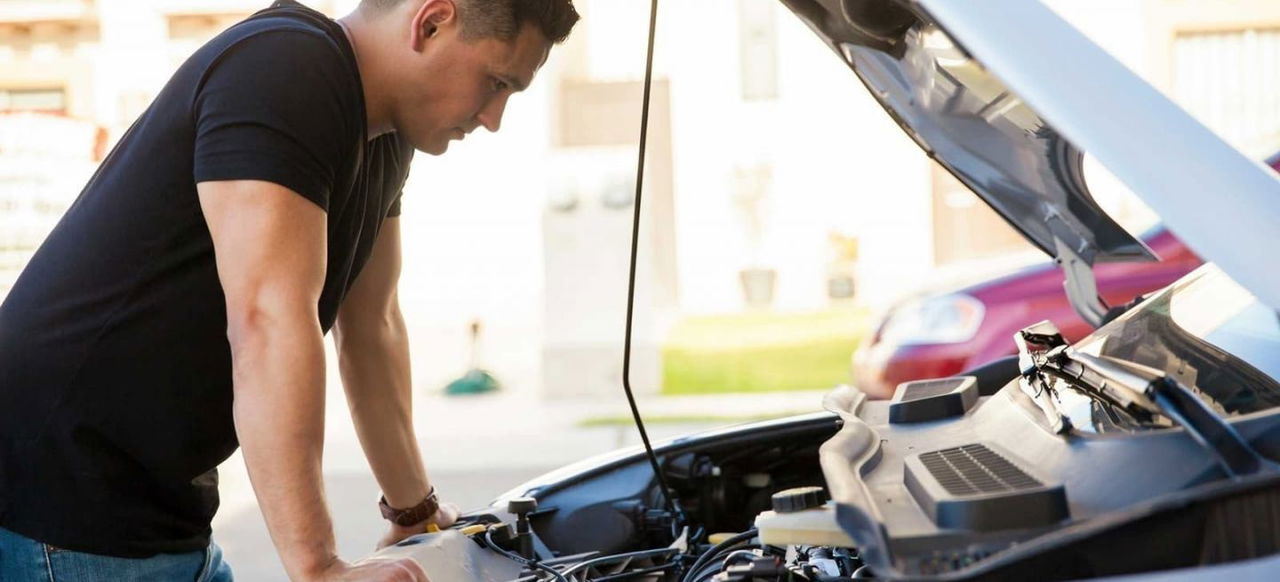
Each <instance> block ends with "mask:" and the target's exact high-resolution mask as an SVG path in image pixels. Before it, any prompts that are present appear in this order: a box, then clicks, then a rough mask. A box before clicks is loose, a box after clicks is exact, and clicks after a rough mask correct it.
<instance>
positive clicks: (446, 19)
mask: <svg viewBox="0 0 1280 582" xmlns="http://www.w3.org/2000/svg"><path fill="white" fill-rule="evenodd" d="M457 21H458V7H457V6H456V5H454V3H453V0H426V1H425V2H423V3H422V6H419V7H418V11H417V12H415V13H414V14H413V18H412V19H411V21H410V23H409V24H410V27H411V30H410V31H409V39H410V40H411V42H412V43H413V50H414V51H418V52H421V51H422V50H423V49H424V48H425V47H426V44H427V41H428V40H430V39H432V38H435V36H436V35H437V34H439V33H440V30H441V28H442V27H448V26H453V25H455V24H456V23H457Z"/></svg>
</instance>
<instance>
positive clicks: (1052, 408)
mask: <svg viewBox="0 0 1280 582" xmlns="http://www.w3.org/2000/svg"><path fill="white" fill-rule="evenodd" d="M1013 340H1014V343H1016V344H1018V370H1019V372H1020V373H1021V375H1022V377H1021V379H1020V380H1019V381H1018V385H1019V387H1021V388H1022V392H1023V393H1025V394H1026V395H1027V396H1028V397H1030V398H1031V401H1032V402H1034V403H1035V404H1036V406H1038V407H1039V408H1040V411H1041V412H1043V413H1044V416H1045V420H1047V421H1048V422H1049V429H1050V430H1052V431H1053V433H1054V434H1066V433H1069V432H1071V429H1072V426H1071V418H1070V417H1068V416H1067V415H1066V413H1064V412H1063V411H1062V409H1061V408H1059V407H1058V399H1057V395H1056V393H1055V391H1054V388H1053V383H1052V382H1050V381H1049V378H1048V377H1046V372H1047V371H1048V364H1047V360H1046V354H1048V353H1049V352H1050V351H1051V350H1054V349H1057V348H1058V347H1060V346H1065V345H1067V342H1066V340H1064V339H1062V334H1061V333H1058V328H1057V327H1055V326H1054V325H1053V324H1052V323H1049V322H1048V321H1042V322H1040V323H1037V324H1035V325H1033V326H1030V327H1027V328H1024V329H1022V331H1019V332H1018V333H1016V334H1014V336H1013Z"/></svg>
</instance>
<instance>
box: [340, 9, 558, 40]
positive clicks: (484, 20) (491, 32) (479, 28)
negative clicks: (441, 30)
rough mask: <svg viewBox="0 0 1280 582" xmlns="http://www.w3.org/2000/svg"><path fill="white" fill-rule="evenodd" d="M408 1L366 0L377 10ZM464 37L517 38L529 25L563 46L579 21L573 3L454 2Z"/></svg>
mask: <svg viewBox="0 0 1280 582" xmlns="http://www.w3.org/2000/svg"><path fill="white" fill-rule="evenodd" d="M402 1H404V0H363V1H362V2H361V3H362V4H365V5H369V6H372V7H373V8H375V9H381V8H388V7H391V6H395V5H397V4H399V3H400V2H402ZM454 3H455V4H456V5H457V7H458V20H459V22H461V23H462V35H463V37H464V38H499V39H502V40H511V39H514V38H515V37H516V36H517V35H519V34H520V29H521V28H523V27H524V25H526V24H532V25H534V26H536V27H537V28H538V30H539V31H541V32H542V35H543V36H545V37H546V38H547V40H549V41H551V42H553V43H560V42H562V41H564V39H565V38H568V36H569V32H570V31H571V30H573V25H574V24H576V23H577V22H578V18H579V16H578V11H577V9H575V8H574V7H573V0H454Z"/></svg>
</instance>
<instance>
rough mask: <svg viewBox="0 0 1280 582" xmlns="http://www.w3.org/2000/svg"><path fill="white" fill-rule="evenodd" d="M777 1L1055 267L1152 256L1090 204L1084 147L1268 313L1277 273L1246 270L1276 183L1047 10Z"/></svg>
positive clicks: (924, 1) (1277, 287)
mask: <svg viewBox="0 0 1280 582" xmlns="http://www.w3.org/2000/svg"><path fill="white" fill-rule="evenodd" d="M781 1H782V2H783V4H785V5H787V6H788V8H790V9H791V10H792V11H793V12H794V13H795V14H796V15H797V16H799V17H800V18H801V19H802V20H803V21H804V22H805V23H807V24H808V25H809V26H810V28H812V29H813V30H814V32H816V33H817V34H818V35H819V36H820V37H821V38H822V39H823V40H824V41H826V42H827V44H828V45H829V46H830V47H831V48H832V49H833V50H834V51H835V52H836V53H837V54H838V55H839V56H840V57H841V58H842V59H843V60H844V61H845V62H846V63H847V64H848V65H849V66H850V67H851V68H852V69H853V71H854V73H856V74H857V75H858V77H859V78H860V79H861V80H862V82H863V83H864V84H865V85H866V86H867V88H868V89H869V90H870V91H871V93H872V95H874V96H875V97H876V99H877V100H878V101H879V102H880V103H881V105H883V106H884V108H885V110H886V111H888V113H889V114H890V115H891V116H892V117H893V118H894V119H895V120H896V121H897V122H898V124H899V125H901V126H902V128H903V130H905V131H906V132H907V133H908V134H909V135H910V136H911V137H912V138H913V139H914V140H915V141H916V143H918V144H919V145H920V147H921V148H923V149H924V150H925V151H926V152H927V153H928V154H929V155H930V156H931V157H932V158H933V159H935V160H936V161H937V162H938V163H939V164H941V165H942V166H943V167H945V168H947V170H949V171H950V172H951V173H952V174H953V175H955V176H956V178H958V179H959V180H961V181H962V182H964V183H965V184H966V185H967V186H968V187H969V188H971V189H972V190H973V191H974V192H975V193H976V194H977V195H978V196H980V197H981V198H982V199H983V200H984V201H986V202H987V203H988V204H989V205H990V206H991V207H992V208H994V209H995V210H996V211H997V212H999V213H1000V215H1001V216H1003V217H1004V218H1005V220H1007V221H1008V222H1009V223H1010V224H1012V225H1013V226H1014V227H1015V228H1016V229H1017V230H1018V231H1020V232H1021V233H1022V234H1023V235H1024V236H1025V237H1026V238H1027V239H1028V240H1030V241H1031V242H1032V243H1033V244H1035V245H1036V246H1038V247H1039V248H1040V249H1041V250H1043V251H1044V252H1046V253H1047V254H1049V255H1050V256H1052V257H1055V258H1056V259H1058V260H1059V261H1060V262H1062V263H1063V264H1064V266H1067V265H1070V264H1071V263H1077V264H1078V265H1082V266H1083V269H1085V270H1086V271H1087V269H1088V267H1089V266H1090V265H1092V264H1093V262H1094V261H1097V260H1153V259H1155V258H1156V257H1155V255H1154V253H1153V252H1152V251H1151V249H1149V248H1148V247H1147V246H1146V245H1144V244H1143V243H1142V242H1141V241H1140V240H1138V239H1137V238H1135V237H1133V236H1132V235H1130V234H1129V233H1128V232H1126V231H1125V230H1124V229H1123V228H1121V227H1120V226H1119V225H1118V224H1116V222H1115V221H1114V220H1112V219H1111V218H1110V217H1109V216H1107V215H1106V213H1105V212H1104V211H1103V210H1102V208H1100V207H1099V206H1098V204H1097V203H1096V202H1095V201H1094V200H1093V198H1092V196H1090V194H1089V190H1088V188H1087V186H1086V185H1085V183H1084V179H1083V176H1082V172H1081V161H1082V155H1083V154H1082V152H1083V151H1086V150H1087V151H1088V152H1089V153H1090V154H1091V155H1093V156H1094V157H1096V158H1097V159H1098V161H1100V162H1101V163H1102V164H1104V165H1105V166H1106V167H1107V168H1108V169H1109V170H1110V171H1111V172H1112V173H1113V174H1115V175H1116V176H1117V177H1118V178H1119V179H1120V180H1121V181H1122V182H1124V183H1125V184H1126V186H1128V187H1129V188H1130V189H1132V190H1133V191H1134V192H1135V193H1136V194H1137V195H1138V196H1140V197H1141V198H1142V199H1143V200H1144V201H1145V202H1146V203H1147V204H1148V205H1150V206H1151V207H1152V208H1153V209H1154V210H1155V211H1156V212H1157V213H1158V214H1159V215H1160V217H1161V219H1162V220H1164V221H1165V222H1166V223H1167V224H1168V225H1169V226H1170V228H1171V229H1172V230H1173V231H1174V232H1176V233H1177V234H1178V235H1179V236H1180V237H1181V238H1182V239H1183V240H1184V241H1186V242H1187V243H1188V244H1189V245H1190V246H1191V247H1192V249H1194V250H1195V251H1196V252H1197V253H1198V254H1200V255H1201V256H1203V257H1205V258H1207V259H1208V260H1212V261H1214V262H1217V263H1218V264H1219V265H1220V266H1221V267H1222V268H1223V270H1224V271H1226V272H1227V273H1228V274H1229V275H1231V277H1232V278H1233V279H1235V280H1236V281H1237V282H1239V283H1241V284H1242V285H1244V286H1245V287H1247V288H1249V289H1250V290H1251V291H1252V292H1253V293H1254V294H1255V295H1257V296H1258V297H1259V298H1260V299H1262V300H1263V301H1264V302H1266V303H1267V304H1269V305H1271V306H1272V307H1277V306H1280V272H1276V270H1274V269H1260V268H1258V265H1260V264H1268V263H1267V262H1262V263H1259V262H1258V261H1260V260H1262V261H1265V260H1267V258H1266V255H1265V254H1259V253H1258V248H1259V247H1264V248H1265V247H1270V246H1272V245H1258V244H1257V242H1258V241H1257V240H1256V237H1257V236H1258V233H1270V232H1272V231H1273V229H1274V224H1277V223H1280V222H1275V221H1278V220H1280V182H1277V180H1276V178H1275V177H1274V176H1272V175H1271V174H1270V173H1268V172H1267V170H1266V169H1265V168H1263V166H1261V165H1260V164H1258V163H1256V162H1253V161H1251V160H1248V159H1247V158H1245V157H1244V156H1243V155H1241V154H1240V153H1239V152H1237V151H1235V150H1234V149H1232V148H1231V147H1230V146H1227V145H1226V144H1225V143H1223V142H1222V141H1221V140H1220V139H1219V138H1217V137H1216V136H1214V135H1213V134H1212V133H1211V132H1209V131H1208V130H1207V129H1206V128H1204V127H1203V126H1202V125H1200V124H1199V123H1198V122H1196V121H1195V120H1194V119H1192V118H1191V117H1190V116H1188V115H1187V114H1186V113H1185V112H1183V111H1182V110H1181V109H1178V108H1177V107H1176V106H1175V105H1173V104H1172V103H1170V102H1169V101H1168V99H1166V98H1165V97H1164V96H1162V95H1161V94H1160V93H1158V92H1157V91H1155V90H1154V89H1152V88H1151V87H1150V86H1148V85H1147V84H1146V83H1144V82H1143V81H1141V80H1139V79H1138V78H1137V77H1136V76H1135V75H1134V74H1133V73H1132V72H1130V71H1129V70H1127V69H1125V68H1124V67H1123V66H1122V65H1120V64H1119V63H1118V62H1116V61H1115V60H1114V58H1112V57H1111V56H1110V55H1108V54H1106V53H1105V52H1103V51H1102V50H1101V49H1100V48H1098V47H1097V46H1095V45H1094V44H1093V43H1091V42H1090V41H1089V40H1087V39H1086V38H1085V37H1084V36H1083V35H1081V34H1080V33H1079V32H1078V31H1076V30H1075V29H1074V28H1072V27H1071V26H1070V25H1068V24H1066V23H1065V22H1064V21H1062V19H1061V18H1060V17H1058V16H1057V15H1055V14H1054V13H1053V12H1051V11H1050V10H1049V9H1048V8H1046V7H1044V6H1043V5H1041V4H1039V3H1038V2H1034V1H1030V0H984V1H982V2H973V1H971V0H781ZM1227 193H1231V194H1230V195H1227ZM1210 209H1212V210H1210ZM1268 224H1270V225H1271V226H1268ZM1249 229H1256V230H1252V231H1251V232H1250V231H1249ZM1250 238H1252V239H1253V240H1252V241H1250ZM1067 270H1068V280H1069V285H1068V292H1069V293H1070V292H1071V286H1072V285H1071V284H1070V280H1071V277H1072V269H1071V268H1070V267H1069V266H1068V269H1067ZM1264 271H1267V272H1264ZM1075 272H1076V274H1080V273H1082V272H1083V271H1081V269H1080V268H1077V269H1075ZM1089 283H1090V284H1091V283H1092V281H1091V279H1090V280H1089ZM1078 288H1079V289H1084V290H1085V293H1084V294H1087V289H1088V286H1081V287H1078ZM1077 294H1078V295H1080V294H1081V293H1079V291H1078V292H1077ZM1072 299H1073V303H1074V302H1076V299H1077V297H1073V298H1072ZM1079 309H1080V306H1079V305H1077V310H1079Z"/></svg>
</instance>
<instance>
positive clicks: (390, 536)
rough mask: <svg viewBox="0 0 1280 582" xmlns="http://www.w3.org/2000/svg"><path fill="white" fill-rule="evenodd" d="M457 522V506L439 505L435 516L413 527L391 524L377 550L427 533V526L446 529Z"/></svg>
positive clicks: (379, 541) (450, 504) (449, 504)
mask: <svg viewBox="0 0 1280 582" xmlns="http://www.w3.org/2000/svg"><path fill="white" fill-rule="evenodd" d="M456 521H458V506H456V505H454V504H452V503H441V504H440V509H438V510H436V513H435V515H432V516H431V517H429V518H427V520H426V521H424V522H422V523H419V524H414V525H396V524H394V523H393V524H391V529H390V531H388V532H387V535H385V536H382V539H381V540H378V549H379V550H381V549H382V548H385V547H387V546H389V545H391V544H394V543H396V542H399V541H400V540H403V539H405V538H407V537H409V536H413V535H418V534H420V533H423V532H425V531H427V525H428V524H435V526H436V527H438V528H440V529H445V528H448V527H449V526H451V525H453V524H454V522H456Z"/></svg>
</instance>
